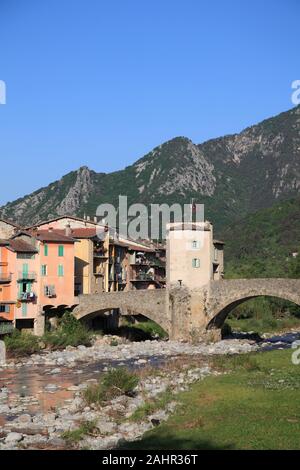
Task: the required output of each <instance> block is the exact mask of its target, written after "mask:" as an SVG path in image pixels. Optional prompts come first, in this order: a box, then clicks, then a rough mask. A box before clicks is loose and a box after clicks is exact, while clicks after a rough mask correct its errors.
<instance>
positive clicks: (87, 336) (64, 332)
mask: <svg viewBox="0 0 300 470" xmlns="http://www.w3.org/2000/svg"><path fill="white" fill-rule="evenodd" d="M43 341H44V343H45V344H46V345H47V346H51V347H52V348H54V349H56V348H57V349H60V348H65V347H67V346H75V347H76V346H79V345H83V346H91V341H92V334H91V332H90V331H89V330H88V329H87V328H86V326H85V325H83V324H82V323H80V322H79V321H78V320H76V318H75V317H74V316H73V315H72V314H71V313H70V312H66V313H65V314H64V315H63V317H62V318H61V320H60V323H59V326H58V328H57V330H56V331H50V332H47V333H45V335H44V337H43Z"/></svg>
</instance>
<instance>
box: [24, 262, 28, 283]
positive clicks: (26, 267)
mask: <svg viewBox="0 0 300 470" xmlns="http://www.w3.org/2000/svg"><path fill="white" fill-rule="evenodd" d="M27 275H28V264H27V263H24V264H23V279H25V278H26V276H27Z"/></svg>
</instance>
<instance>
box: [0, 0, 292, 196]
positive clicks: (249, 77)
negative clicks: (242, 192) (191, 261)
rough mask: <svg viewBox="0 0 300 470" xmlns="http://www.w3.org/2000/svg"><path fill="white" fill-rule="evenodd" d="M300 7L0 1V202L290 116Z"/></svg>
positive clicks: (274, 2) (182, 0) (180, 0)
mask: <svg viewBox="0 0 300 470" xmlns="http://www.w3.org/2000/svg"><path fill="white" fill-rule="evenodd" d="M299 17H300V3H299V1H298V0H264V1H262V0H243V1H241V0H227V1H224V0H215V1H214V0H210V1H200V0H110V1H108V0H107V1H102V0H84V1H82V0H43V1H40V0H26V1H22V0H0V80H4V81H5V83H6V86H7V104H6V105H0V158H1V167H0V168H1V191H0V204H2V203H5V202H7V201H9V200H13V199H15V198H16V197H19V196H23V195H25V194H28V193H30V192H32V191H33V190H35V189H38V188H40V187H41V186H44V185H47V184H48V183H50V182H52V181H54V180H56V179H58V178H60V177H61V176H62V175H63V174H66V173H67V172H69V171H71V170H74V169H77V168H78V167H80V166H82V165H88V166H89V167H90V168H92V169H94V170H95V171H99V172H100V171H103V172H110V171H115V170H118V169H122V168H124V167H125V166H127V165H129V164H131V163H133V162H134V161H135V160H137V159H138V158H140V157H141V156H143V155H144V154H145V153H147V152H148V151H150V150H151V149H152V148H153V147H155V146H156V145H159V144H160V143H162V142H164V141H166V140H168V139H171V138H173V137H175V136H178V135H184V136H186V137H189V138H191V139H192V140H193V141H194V142H196V143H200V142H202V141H204V140H206V139H209V138H213V137H218V136H220V135H224V134H227V133H234V132H238V131H240V130H242V129H243V128H244V127H246V126H248V125H251V124H254V123H256V122H259V121H260V120H262V119H264V118H267V117H270V116H272V115H275V114H278V113H280V112H281V111H285V110H287V109H290V108H292V107H293V104H292V102H291V93H292V91H291V82H292V81H293V80H296V79H300V54H299Z"/></svg>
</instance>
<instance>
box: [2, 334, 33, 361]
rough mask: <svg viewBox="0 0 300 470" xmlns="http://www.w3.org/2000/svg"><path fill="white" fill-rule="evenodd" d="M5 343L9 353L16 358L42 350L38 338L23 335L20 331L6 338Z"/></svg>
mask: <svg viewBox="0 0 300 470" xmlns="http://www.w3.org/2000/svg"><path fill="white" fill-rule="evenodd" d="M4 342H5V346H6V349H7V352H9V353H11V354H13V355H14V356H26V355H29V354H34V353H37V352H40V350H41V346H40V343H39V338H38V337H37V336H34V335H33V334H32V333H25V332H23V333H21V332H20V331H19V330H14V331H13V333H12V334H11V335H9V336H6V337H5V338H4Z"/></svg>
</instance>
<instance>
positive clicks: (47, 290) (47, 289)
mask: <svg viewBox="0 0 300 470" xmlns="http://www.w3.org/2000/svg"><path fill="white" fill-rule="evenodd" d="M44 295H45V296H46V297H55V295H56V294H55V286H44Z"/></svg>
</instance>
